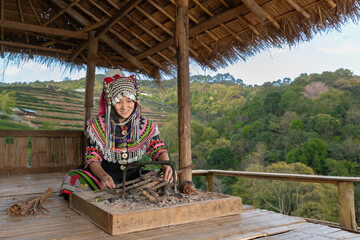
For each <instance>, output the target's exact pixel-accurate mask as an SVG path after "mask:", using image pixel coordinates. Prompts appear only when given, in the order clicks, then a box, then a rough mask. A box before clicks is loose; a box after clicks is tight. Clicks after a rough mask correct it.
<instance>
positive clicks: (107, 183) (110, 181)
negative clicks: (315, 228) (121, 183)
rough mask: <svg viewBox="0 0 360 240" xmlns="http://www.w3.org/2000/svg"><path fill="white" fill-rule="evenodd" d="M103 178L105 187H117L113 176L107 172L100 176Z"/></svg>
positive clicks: (102, 182) (102, 181)
mask: <svg viewBox="0 0 360 240" xmlns="http://www.w3.org/2000/svg"><path fill="white" fill-rule="evenodd" d="M100 180H101V184H102V186H103V187H108V188H110V189H113V188H115V183H114V180H113V179H112V177H111V176H110V175H108V174H105V175H104V176H102V177H101V178H100Z"/></svg>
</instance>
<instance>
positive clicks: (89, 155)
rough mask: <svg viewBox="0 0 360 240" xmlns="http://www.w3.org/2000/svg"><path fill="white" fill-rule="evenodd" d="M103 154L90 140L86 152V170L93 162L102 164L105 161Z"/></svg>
mask: <svg viewBox="0 0 360 240" xmlns="http://www.w3.org/2000/svg"><path fill="white" fill-rule="evenodd" d="M102 156H103V153H102V152H101V151H100V149H98V148H97V147H96V146H95V145H94V144H91V143H90V139H88V141H87V147H86V152H85V168H87V167H88V166H89V164H90V163H92V162H98V163H99V164H101V162H102V160H103V157H102Z"/></svg>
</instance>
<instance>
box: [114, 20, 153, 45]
mask: <svg viewBox="0 0 360 240" xmlns="http://www.w3.org/2000/svg"><path fill="white" fill-rule="evenodd" d="M118 25H120V26H121V27H122V28H124V29H125V30H126V31H128V32H129V33H131V34H132V35H133V36H134V37H136V38H137V39H139V40H140V41H141V42H142V43H143V44H145V45H146V46H148V47H152V46H151V45H150V43H148V42H147V41H145V40H144V39H143V38H142V37H140V36H139V35H138V34H136V33H135V32H133V31H132V30H131V29H130V28H128V27H127V26H125V24H123V23H122V22H118Z"/></svg>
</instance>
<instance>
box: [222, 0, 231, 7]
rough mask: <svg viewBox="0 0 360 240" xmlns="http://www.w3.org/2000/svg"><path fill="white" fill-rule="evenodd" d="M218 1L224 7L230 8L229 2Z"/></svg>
mask: <svg viewBox="0 0 360 240" xmlns="http://www.w3.org/2000/svg"><path fill="white" fill-rule="evenodd" d="M220 2H221V3H222V4H223V5H224V6H225V7H226V8H230V6H229V4H228V3H227V2H226V1H225V0H220Z"/></svg>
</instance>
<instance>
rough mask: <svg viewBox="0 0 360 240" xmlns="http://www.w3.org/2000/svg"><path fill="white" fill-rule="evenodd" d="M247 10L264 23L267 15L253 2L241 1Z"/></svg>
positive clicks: (249, 0)
mask: <svg viewBox="0 0 360 240" xmlns="http://www.w3.org/2000/svg"><path fill="white" fill-rule="evenodd" d="M241 1H242V2H243V3H244V4H245V5H246V6H247V7H248V9H249V10H250V11H251V12H252V13H253V14H254V15H255V16H256V17H257V18H258V19H259V20H260V22H265V20H266V17H267V14H266V12H265V11H264V9H262V8H261V7H260V6H259V5H258V4H257V3H256V2H255V1H254V0H241Z"/></svg>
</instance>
